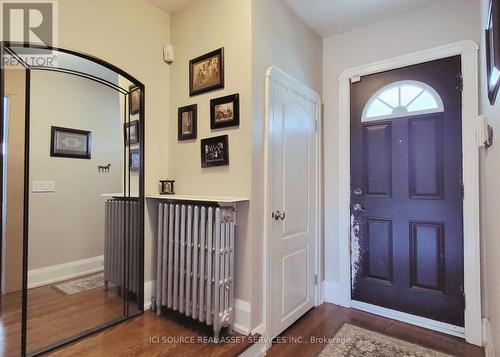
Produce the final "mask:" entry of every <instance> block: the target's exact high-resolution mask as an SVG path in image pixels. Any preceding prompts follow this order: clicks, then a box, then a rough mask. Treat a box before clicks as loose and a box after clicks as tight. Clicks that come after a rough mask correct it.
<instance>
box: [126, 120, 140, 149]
mask: <svg viewBox="0 0 500 357" xmlns="http://www.w3.org/2000/svg"><path fill="white" fill-rule="evenodd" d="M123 128H124V130H123V132H124V135H125V144H126V145H130V144H137V143H138V142H139V130H140V129H139V120H133V121H131V122H128V123H125V124H123Z"/></svg>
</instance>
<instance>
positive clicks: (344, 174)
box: [338, 41, 482, 346]
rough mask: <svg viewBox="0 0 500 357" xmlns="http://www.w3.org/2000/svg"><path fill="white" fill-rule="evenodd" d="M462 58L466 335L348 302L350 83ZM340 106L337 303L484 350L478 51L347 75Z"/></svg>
mask: <svg viewBox="0 0 500 357" xmlns="http://www.w3.org/2000/svg"><path fill="white" fill-rule="evenodd" d="M457 55H460V56H461V60H462V75H463V92H462V150H463V157H462V165H463V176H464V177H463V180H464V192H465V194H464V201H463V216H464V217H463V224H464V289H465V296H466V309H465V329H464V328H459V327H456V326H452V325H449V324H444V323H441V322H437V321H434V320H430V319H426V318H422V317H418V316H414V315H409V314H404V313H401V312H397V311H394V310H389V309H385V308H381V307H378V306H374V305H370V304H365V303H361V302H357V301H352V300H351V260H350V247H349V245H350V237H349V236H350V224H351V223H350V222H351V219H350V200H351V195H350V175H351V174H350V83H351V79H352V78H356V77H360V76H365V75H369V74H374V73H380V72H384V71H388V70H392V69H397V68H401V67H406V66H410V65H415V64H419V63H423V62H428V61H433V60H437V59H441V58H446V57H451V56H457ZM339 80H340V98H339V99H340V105H339V137H338V140H339V208H340V217H339V230H338V233H339V240H340V244H339V248H340V288H341V290H342V291H341V293H340V294H341V297H340V301H339V302H340V303H341V305H343V306H346V307H354V308H358V309H361V310H365V311H369V312H372V313H375V314H378V315H382V316H386V317H389V318H393V319H397V320H401V321H404V322H407V323H411V324H414V325H419V326H422V327H426V328H430V329H433V330H438V331H440V332H444V333H448V334H452V335H456V336H461V337H465V339H466V341H467V342H469V343H472V344H475V345H478V346H482V329H481V263H480V261H481V260H480V259H481V255H480V224H479V222H480V221H479V160H478V141H477V136H476V132H477V117H478V113H479V107H478V46H477V44H476V43H474V42H472V41H461V42H457V43H453V44H449V45H445V46H440V47H436V48H432V49H428V50H424V51H420V52H415V53H412V54H409V55H404V56H400V57H395V58H391V59H388V60H384V61H380V62H376V63H373V64H368V65H364V66H359V67H355V68H351V69H348V70H345V71H344V72H342V74H341V75H340V78H339Z"/></svg>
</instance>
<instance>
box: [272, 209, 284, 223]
mask: <svg viewBox="0 0 500 357" xmlns="http://www.w3.org/2000/svg"><path fill="white" fill-rule="evenodd" d="M271 216H272V217H273V218H274V220H276V221H279V220H280V219H281V220H282V221H284V220H285V212H280V211H276V212H273V213H272V214H271Z"/></svg>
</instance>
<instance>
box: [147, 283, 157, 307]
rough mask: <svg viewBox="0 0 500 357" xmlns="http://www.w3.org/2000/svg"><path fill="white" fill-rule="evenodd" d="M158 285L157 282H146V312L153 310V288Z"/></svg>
mask: <svg viewBox="0 0 500 357" xmlns="http://www.w3.org/2000/svg"><path fill="white" fill-rule="evenodd" d="M155 285H156V280H150V281H146V282H144V311H148V310H149V309H151V298H152V297H153V286H155Z"/></svg>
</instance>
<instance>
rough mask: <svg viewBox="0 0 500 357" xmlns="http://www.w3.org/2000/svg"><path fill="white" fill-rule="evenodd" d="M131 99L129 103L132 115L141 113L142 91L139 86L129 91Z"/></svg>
mask: <svg viewBox="0 0 500 357" xmlns="http://www.w3.org/2000/svg"><path fill="white" fill-rule="evenodd" d="M128 91H129V93H130V98H129V101H128V111H129V113H130V114H131V115H134V114H138V113H139V112H140V111H141V90H140V89H139V87H137V86H130V87H129V89H128Z"/></svg>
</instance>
